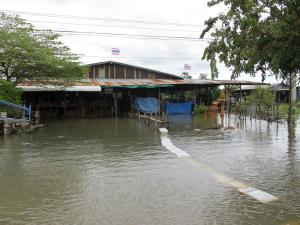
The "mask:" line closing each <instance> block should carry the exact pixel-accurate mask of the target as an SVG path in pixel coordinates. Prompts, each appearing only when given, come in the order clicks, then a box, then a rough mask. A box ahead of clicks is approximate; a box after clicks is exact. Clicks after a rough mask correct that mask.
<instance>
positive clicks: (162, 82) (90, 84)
mask: <svg viewBox="0 0 300 225" xmlns="http://www.w3.org/2000/svg"><path fill="white" fill-rule="evenodd" d="M62 84H63V82H62V81H42V82H41V81H30V80H25V81H23V82H22V83H21V84H20V85H18V87H20V88H21V89H23V90H24V91H59V90H66V91H101V88H100V87H102V88H105V87H113V88H126V87H129V88H132V87H133V86H135V87H138V86H140V87H141V88H147V86H149V87H150V86H152V87H159V86H161V87H166V86H176V85H193V86H218V85H258V84H260V83H258V82H252V81H239V80H199V79H186V80H171V79H82V80H79V81H75V82H73V83H72V84H71V85H70V86H67V85H65V86H63V85H62Z"/></svg>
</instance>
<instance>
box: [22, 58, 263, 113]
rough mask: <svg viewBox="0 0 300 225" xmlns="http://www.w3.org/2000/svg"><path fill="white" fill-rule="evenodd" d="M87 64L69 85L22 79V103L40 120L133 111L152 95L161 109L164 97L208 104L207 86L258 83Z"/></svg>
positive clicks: (121, 66)
mask: <svg viewBox="0 0 300 225" xmlns="http://www.w3.org/2000/svg"><path fill="white" fill-rule="evenodd" d="M87 66H88V67H89V70H88V72H87V74H84V75H83V79H81V80H78V81H75V82H73V83H72V84H71V85H65V86H64V85H61V84H64V80H53V81H46V82H43V83H42V84H41V83H40V81H35V80H33V81H32V80H24V81H23V82H22V83H21V84H20V85H19V87H20V88H21V89H22V90H23V92H24V94H23V99H24V102H25V103H26V104H27V105H31V106H32V109H33V110H34V111H39V112H40V116H41V119H43V118H58V117H68V118H69V117H100V116H111V115H115V116H120V115H128V113H132V109H133V99H134V98H135V97H155V98H157V99H158V100H159V101H160V105H161V111H163V110H164V103H165V101H167V100H174V101H185V100H187V99H188V98H192V99H190V100H195V101H197V100H199V99H201V100H202V101H201V102H205V103H207V104H209V103H210V100H208V99H207V97H206V96H207V95H206V94H207V93H208V89H209V88H210V87H215V86H219V85H235V84H236V85H246V84H249V85H251V84H252V85H257V84H258V83H257V82H250V81H237V80H235V81H233V80H199V79H183V78H182V77H180V76H177V75H175V74H170V73H166V72H161V71H157V70H153V69H149V68H144V67H139V66H133V65H130V64H125V63H119V62H113V61H106V62H98V63H93V64H88V65H87ZM58 84H60V85H58ZM188 92H189V93H188ZM199 96H200V97H201V98H200V97H199ZM199 101H200V100H199Z"/></svg>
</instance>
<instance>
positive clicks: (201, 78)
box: [199, 73, 208, 80]
mask: <svg viewBox="0 0 300 225" xmlns="http://www.w3.org/2000/svg"><path fill="white" fill-rule="evenodd" d="M199 79H200V80H207V79H208V74H207V73H200V76H199Z"/></svg>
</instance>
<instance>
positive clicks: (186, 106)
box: [166, 101, 193, 114]
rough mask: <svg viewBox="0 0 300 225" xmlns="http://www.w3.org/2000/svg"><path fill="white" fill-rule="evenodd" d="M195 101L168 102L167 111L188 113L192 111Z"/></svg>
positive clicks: (170, 112) (169, 112)
mask: <svg viewBox="0 0 300 225" xmlns="http://www.w3.org/2000/svg"><path fill="white" fill-rule="evenodd" d="M192 105H193V102H192V101H189V102H184V103H171V102H168V103H167V107H166V113H167V114H188V113H192Z"/></svg>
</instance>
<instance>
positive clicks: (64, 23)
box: [27, 20, 201, 33]
mask: <svg viewBox="0 0 300 225" xmlns="http://www.w3.org/2000/svg"><path fill="white" fill-rule="evenodd" d="M27 21H29V22H34V23H50V24H61V25H75V26H95V27H108V28H114V27H117V28H133V29H138V30H161V31H176V32H178V31H181V32H195V33H201V31H196V30H178V29H176V30H175V29H168V28H151V27H136V26H117V25H103V24H87V23H69V22H55V21H39V20H27Z"/></svg>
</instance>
